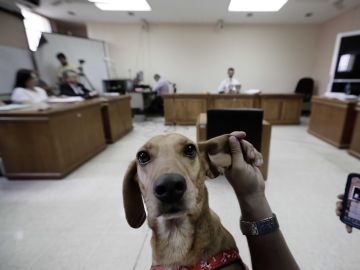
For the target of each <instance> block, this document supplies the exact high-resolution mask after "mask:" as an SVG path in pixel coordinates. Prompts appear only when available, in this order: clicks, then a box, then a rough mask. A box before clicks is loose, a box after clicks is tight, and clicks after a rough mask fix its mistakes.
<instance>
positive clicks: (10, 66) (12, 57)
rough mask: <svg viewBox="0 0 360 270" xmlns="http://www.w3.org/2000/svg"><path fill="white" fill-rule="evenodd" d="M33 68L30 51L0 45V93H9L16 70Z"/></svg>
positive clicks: (12, 86)
mask: <svg viewBox="0 0 360 270" xmlns="http://www.w3.org/2000/svg"><path fill="white" fill-rule="evenodd" d="M21 68H26V69H34V65H33V62H32V60H31V52H30V51H29V50H25V49H19V48H12V47H6V46H0V95H4V94H10V93H11V91H12V90H13V88H14V82H15V75H16V71H17V70H18V69H21Z"/></svg>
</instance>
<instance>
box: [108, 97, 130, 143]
mask: <svg viewBox="0 0 360 270" xmlns="http://www.w3.org/2000/svg"><path fill="white" fill-rule="evenodd" d="M102 114H103V122H104V132H105V137H106V141H107V142H109V143H113V142H115V141H116V140H118V139H119V138H121V137H122V136H123V135H125V134H127V133H128V132H129V131H130V130H131V129H132V116H131V108H130V97H129V96H119V97H111V98H110V97H109V98H106V101H105V102H104V104H103V108H102Z"/></svg>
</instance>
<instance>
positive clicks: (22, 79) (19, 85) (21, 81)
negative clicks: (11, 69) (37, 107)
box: [11, 69, 48, 104]
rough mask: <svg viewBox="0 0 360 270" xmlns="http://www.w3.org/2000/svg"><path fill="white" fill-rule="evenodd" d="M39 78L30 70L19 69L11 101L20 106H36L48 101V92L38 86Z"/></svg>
mask: <svg viewBox="0 0 360 270" xmlns="http://www.w3.org/2000/svg"><path fill="white" fill-rule="evenodd" d="M37 83H38V82H37V76H36V74H35V73H34V71H32V70H30V69H19V70H18V71H17V73H16V78H15V89H14V90H13V93H12V95H11V101H12V102H14V103H20V104H35V103H41V102H45V101H46V100H47V99H48V95H47V94H46V91H45V90H44V89H42V88H40V87H38V86H36V85H37Z"/></svg>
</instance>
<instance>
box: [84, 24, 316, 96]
mask: <svg viewBox="0 0 360 270" xmlns="http://www.w3.org/2000/svg"><path fill="white" fill-rule="evenodd" d="M87 27H88V34H89V37H90V38H95V39H101V40H104V41H106V42H107V44H108V46H109V55H110V57H111V58H112V60H113V61H114V62H115V67H116V70H117V74H118V76H119V77H129V69H131V70H132V76H134V75H135V73H136V71H138V70H143V71H144V73H145V81H146V82H147V83H151V84H152V83H153V79H152V76H153V74H154V73H159V74H161V75H163V77H164V78H166V79H168V80H170V81H173V82H176V83H177V85H178V90H179V92H203V91H213V90H215V89H216V88H217V87H218V84H219V82H220V81H221V80H222V79H223V78H224V77H225V76H226V69H227V68H228V67H229V66H232V67H234V68H235V70H236V74H235V75H236V77H237V78H238V79H239V80H240V81H241V83H242V85H243V88H245V89H247V88H258V89H260V90H262V91H263V92H266V93H271V92H278V93H287V92H288V93H289V92H293V91H294V88H295V85H296V83H297V81H298V80H299V78H301V77H304V76H311V75H312V74H313V68H314V58H315V54H316V47H317V36H318V33H319V27H318V26H314V25H306V26H304V25H285V26H284V25H244V26H236V25H230V26H227V25H225V27H224V29H222V30H219V29H217V28H216V27H215V26H211V25H176V24H165V25H164V24H161V25H150V30H149V32H146V31H145V30H143V29H142V28H141V26H140V25H126V24H101V23H88V24H87Z"/></svg>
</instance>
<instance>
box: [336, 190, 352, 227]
mask: <svg viewBox="0 0 360 270" xmlns="http://www.w3.org/2000/svg"><path fill="white" fill-rule="evenodd" d="M337 197H338V199H339V201H337V202H336V209H335V213H336V215H337V216H339V217H340V216H341V213H342V211H343V200H344V194H339V195H338V196H337ZM345 228H346V231H347V232H348V233H351V232H352V227H351V226H350V225H347V224H346V225H345Z"/></svg>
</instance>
